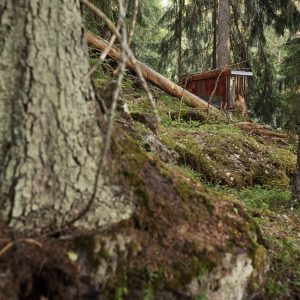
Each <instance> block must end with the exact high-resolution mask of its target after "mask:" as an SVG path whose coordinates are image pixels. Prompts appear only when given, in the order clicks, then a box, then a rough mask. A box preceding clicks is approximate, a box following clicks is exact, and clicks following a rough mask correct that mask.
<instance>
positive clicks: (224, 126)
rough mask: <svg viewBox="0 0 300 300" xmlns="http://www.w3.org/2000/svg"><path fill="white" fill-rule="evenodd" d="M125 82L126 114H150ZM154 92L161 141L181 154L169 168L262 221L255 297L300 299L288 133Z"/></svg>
mask: <svg viewBox="0 0 300 300" xmlns="http://www.w3.org/2000/svg"><path fill="white" fill-rule="evenodd" d="M125 85H127V86H126V89H125V98H126V102H127V103H128V105H129V110H130V112H132V113H133V114H150V115H151V114H152V109H151V106H150V105H149V103H148V100H147V99H146V97H145V95H144V93H143V92H142V91H141V90H140V89H139V88H138V87H136V86H135V85H134V84H133V83H132V82H131V81H130V80H129V81H128V82H127V83H125ZM152 91H153V93H154V95H155V98H156V99H157V106H158V109H159V112H160V116H161V119H162V124H161V128H160V139H161V141H163V143H164V144H166V145H167V146H168V147H169V148H170V149H173V150H175V151H176V152H177V153H178V154H179V160H178V162H177V163H176V164H171V165H168V166H167V168H168V169H169V170H172V172H177V173H178V174H181V176H183V177H185V178H186V179H187V180H192V181H194V182H198V183H202V184H203V185H204V186H206V188H207V189H210V190H213V191H216V192H217V193H221V194H222V195H223V197H224V196H225V197H228V198H229V199H232V198H235V199H238V200H239V201H240V202H241V203H242V205H244V207H245V209H246V210H247V211H248V213H249V214H250V215H251V216H252V217H253V219H254V220H255V222H256V223H257V224H259V226H260V228H261V232H262V235H263V239H264V242H265V245H266V247H267V248H268V253H269V256H270V259H271V263H270V271H269V273H268V275H267V281H266V284H265V288H264V290H263V292H261V293H258V295H257V297H256V298H257V299H299V295H300V267H299V266H300V233H299V232H300V212H299V211H292V210H291V209H290V208H291V207H290V194H291V193H290V182H291V178H292V176H293V174H294V172H295V165H296V156H295V147H294V144H293V142H291V140H290V137H289V136H288V135H285V134H284V133H281V132H280V133H279V132H275V131H274V134H273V131H269V132H268V135H265V136H264V135H263V134H260V132H259V134H256V133H257V132H258V131H257V130H256V129H255V130H245V129H244V127H243V126H237V125H236V124H232V123H231V124H228V123H227V119H226V117H225V116H224V115H220V114H214V113H210V114H209V116H208V115H207V112H206V111H204V110H198V109H195V108H191V107H188V106H187V105H185V104H184V103H181V102H180V101H179V100H178V99H175V98H172V97H170V96H168V95H166V94H164V93H163V92H161V91H160V90H158V89H156V88H152ZM247 126H248V125H247ZM133 127H134V128H135V130H136V132H138V133H139V134H140V135H141V136H143V135H144V134H145V133H146V132H147V131H148V130H149V126H147V124H143V123H140V122H137V121H133ZM270 135H271V138H270ZM272 135H274V137H276V136H279V137H280V139H278V138H274V139H273V138H272ZM198 183H197V184H198ZM204 269H205V268H204Z"/></svg>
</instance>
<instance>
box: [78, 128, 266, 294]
mask: <svg viewBox="0 0 300 300" xmlns="http://www.w3.org/2000/svg"><path fill="white" fill-rule="evenodd" d="M113 153H114V154H113V155H114V156H115V157H116V158H117V159H118V164H117V165H116V170H115V172H117V173H118V174H119V175H121V178H122V180H121V185H122V186H123V189H124V191H127V192H128V191H132V192H133V194H132V195H133V197H134V199H135V205H136V210H135V212H134V214H133V215H132V217H131V218H130V219H129V220H127V221H123V222H121V223H120V224H117V225H116V226H114V227H113V228H110V229H108V230H106V231H104V232H103V233H101V235H99V236H98V237H97V242H95V237H92V240H93V241H94V242H89V243H88V244H89V245H94V244H97V245H98V246H97V247H96V246H95V247H94V246H92V249H93V250H92V251H90V250H88V251H89V253H90V254H89V255H91V257H90V261H91V262H92V264H93V265H94V267H95V269H96V270H98V271H97V272H99V270H101V272H100V273H101V274H102V275H101V276H102V279H103V278H105V280H103V282H102V288H103V290H102V291H104V290H105V291H106V293H108V294H107V298H104V299H111V298H110V297H113V295H117V294H118V293H121V294H122V298H120V299H144V297H145V293H147V291H148V292H149V293H150V291H151V293H152V294H153V299H196V297H198V296H201V294H203V295H205V294H206V293H210V292H211V290H210V289H211V285H214V289H215V290H214V292H217V291H218V286H219V283H218V282H219V280H220V281H221V278H222V276H225V275H226V274H227V273H229V272H230V268H232V265H233V264H235V261H236V259H237V257H238V256H239V255H240V254H245V255H246V257H249V258H250V260H251V261H252V264H253V265H255V259H256V256H257V255H256V253H257V249H259V247H260V246H259V243H258V240H259V238H260V234H259V230H258V227H257V226H256V224H255V223H254V222H253V221H252V219H251V218H250V217H249V216H248V215H247V213H246V212H245V210H244V209H243V207H242V206H241V205H240V204H239V203H237V202H235V201H231V200H225V199H224V198H222V197H220V196H219V195H217V194H215V193H213V192H211V191H209V190H208V189H206V188H204V187H203V186H202V185H201V184H200V183H198V182H197V181H195V180H193V179H192V178H189V177H186V176H185V175H183V174H181V173H180V172H178V171H175V170H173V169H169V168H168V166H167V165H165V164H163V163H162V162H160V161H159V160H157V159H156V158H154V157H151V155H149V154H147V153H146V152H145V151H143V150H142V149H141V148H140V147H139V145H138V144H137V143H136V142H135V141H133V140H132V139H131V138H130V137H129V136H128V135H127V134H126V133H125V132H124V130H123V129H120V128H119V129H118V132H117V134H116V135H115V140H114V145H113ZM77 241H78V239H77ZM77 244H78V243H77ZM83 244H84V243H83ZM85 244H86V243H85ZM84 248H85V247H83V250H84ZM88 248H90V247H88ZM95 248H96V250H95ZM77 250H78V249H77ZM75 251H76V250H75ZM228 255H230V260H229V262H228V264H229V265H226V264H225V263H224V261H225V257H227V256H228ZM95 257H96V258H97V259H95ZM95 261H96V264H95ZM251 268H252V267H251ZM220 270H222V276H221V277H220V275H218V276H219V277H218V276H217V275H215V277H214V275H213V274H217V273H218V272H219V273H220V272H221V271H220ZM256 271H257V273H259V272H261V271H258V270H256ZM254 273H255V272H253V274H254ZM207 276H210V277H207ZM253 276H254V275H253ZM207 278H211V279H207ZM195 279H197V280H198V281H197V282H198V285H199V287H198V290H197V292H195V291H194V292H193V289H192V288H190V284H191V282H192V281H193V280H195ZM252 280H254V281H255V279H254V277H253V278H252ZM213 282H214V284H213ZM249 282H250V279H249ZM149 289H150V291H149ZM199 289H200V290H199ZM166 293H167V294H168V295H169V296H168V297H167V298H163V296H160V295H161V294H164V295H165V294H166ZM195 293H197V294H195Z"/></svg>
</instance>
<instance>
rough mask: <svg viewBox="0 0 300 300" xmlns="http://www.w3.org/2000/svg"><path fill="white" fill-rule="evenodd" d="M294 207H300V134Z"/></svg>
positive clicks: (294, 186)
mask: <svg viewBox="0 0 300 300" xmlns="http://www.w3.org/2000/svg"><path fill="white" fill-rule="evenodd" d="M292 197H293V206H297V207H299V206H300V133H299V138H298V151H297V167H296V174H295V177H294V185H293V195H292Z"/></svg>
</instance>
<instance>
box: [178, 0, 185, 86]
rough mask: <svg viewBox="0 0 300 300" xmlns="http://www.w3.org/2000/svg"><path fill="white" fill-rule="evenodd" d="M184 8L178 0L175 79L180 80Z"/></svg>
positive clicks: (182, 0) (182, 2)
mask: <svg viewBox="0 0 300 300" xmlns="http://www.w3.org/2000/svg"><path fill="white" fill-rule="evenodd" d="M183 9H184V0H179V7H178V24H177V35H178V50H177V80H178V81H179V80H180V76H181V75H182V26H183V24H182V16H183Z"/></svg>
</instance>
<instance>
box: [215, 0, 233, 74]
mask: <svg viewBox="0 0 300 300" xmlns="http://www.w3.org/2000/svg"><path fill="white" fill-rule="evenodd" d="M229 64H230V6H229V0H219V14H218V45H217V67H218V68H222V67H224V66H226V65H229Z"/></svg>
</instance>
